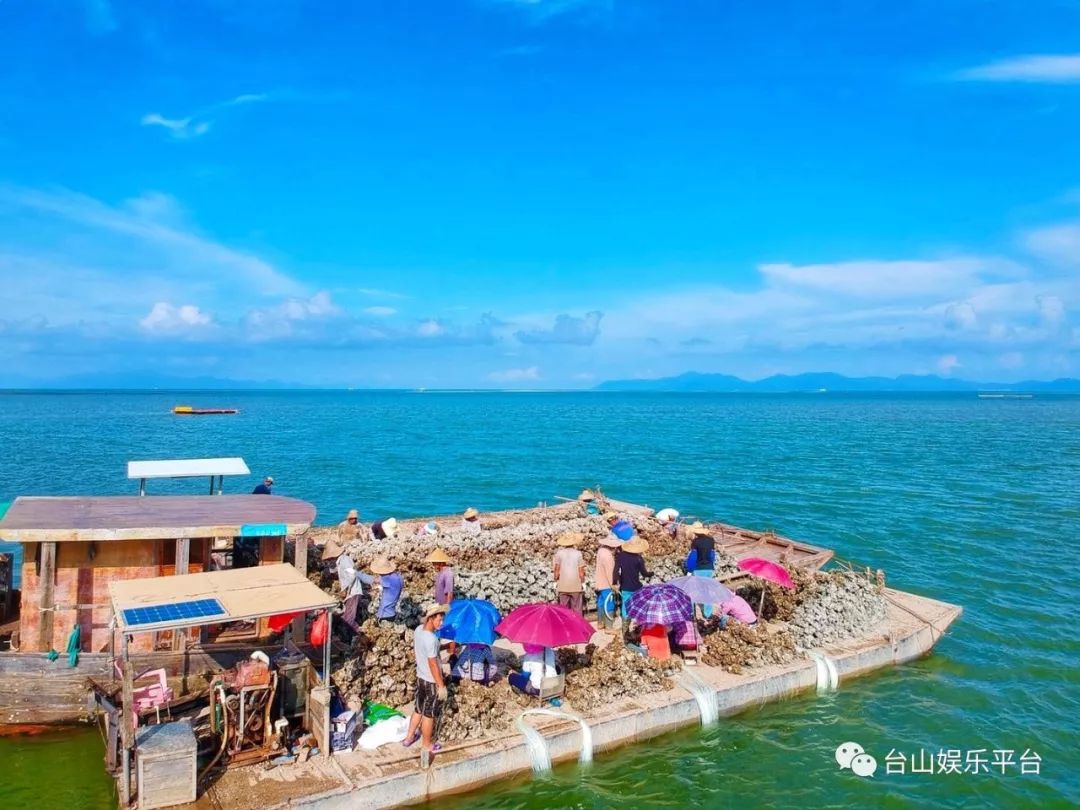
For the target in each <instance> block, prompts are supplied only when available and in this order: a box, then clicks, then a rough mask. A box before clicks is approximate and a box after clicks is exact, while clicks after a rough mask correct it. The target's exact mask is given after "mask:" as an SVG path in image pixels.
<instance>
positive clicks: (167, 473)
mask: <svg viewBox="0 0 1080 810" xmlns="http://www.w3.org/2000/svg"><path fill="white" fill-rule="evenodd" d="M226 475H251V470H249V469H248V465H247V464H246V463H245V462H244V460H243V459H242V458H239V457H232V458H174V459H163V460H160V461H129V462H128V469H127V477H128V478H129V479H131V480H136V479H138V481H139V494H140V495H145V494H146V482H147V480H148V479H151V478H204V477H209V479H210V493H211V494H213V492H214V479H215V478H216V479H217V480H218V486H217V490H218V492H219V493H220V492H221V486H222V479H223V478H224V477H225V476H226Z"/></svg>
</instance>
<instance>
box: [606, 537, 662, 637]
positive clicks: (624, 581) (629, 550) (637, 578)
mask: <svg viewBox="0 0 1080 810" xmlns="http://www.w3.org/2000/svg"><path fill="white" fill-rule="evenodd" d="M648 550H649V544H648V543H646V542H645V541H644V540H642V539H641V538H640V537H635V538H634V539H633V540H631V541H630V542H628V543H623V544H622V548H620V549H619V552H618V554H616V555H615V572H614V579H615V587H616V588H618V589H619V595H620V596H621V597H622V617H623V623H624V624H625V622H626V613H627V609H628V608H629V607H630V600H631V599H632V598H633V597H634V594H635V593H637V592H638V591H640V590H641V578H642V577H650V578H651V577H652V576H653V573H652V572H651V571H650V570H649V569H648V568H646V567H645V560H644V559H642V556H641V555H642V554H644V553H645V552H646V551H648Z"/></svg>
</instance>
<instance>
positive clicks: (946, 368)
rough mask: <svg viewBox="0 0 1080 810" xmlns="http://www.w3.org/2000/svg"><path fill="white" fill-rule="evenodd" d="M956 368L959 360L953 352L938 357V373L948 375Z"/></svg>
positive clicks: (958, 366)
mask: <svg viewBox="0 0 1080 810" xmlns="http://www.w3.org/2000/svg"><path fill="white" fill-rule="evenodd" d="M958 368H960V360H959V358H958V357H957V356H956V355H955V354H945V355H942V356H941V357H939V358H938V361H937V370H938V373H939V374H942V375H944V376H946V377H948V376H949V375H950V374H952V373H953V372H954V371H955V370H956V369H958Z"/></svg>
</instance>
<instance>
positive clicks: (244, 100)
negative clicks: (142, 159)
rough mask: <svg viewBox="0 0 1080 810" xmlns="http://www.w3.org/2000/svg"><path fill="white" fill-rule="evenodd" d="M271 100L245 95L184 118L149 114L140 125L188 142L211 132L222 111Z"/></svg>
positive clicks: (256, 95)
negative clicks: (162, 130) (215, 119)
mask: <svg viewBox="0 0 1080 810" xmlns="http://www.w3.org/2000/svg"><path fill="white" fill-rule="evenodd" d="M269 98H270V97H269V95H267V94H266V93H243V94H241V95H239V96H234V97H233V98H231V99H229V100H227V101H221V102H218V103H217V104H211V105H210V106H209V107H206V108H204V109H202V110H199V111H198V112H195V113H192V114H191V115H188V116H184V117H182V118H167V117H166V116H164V115H162V114H161V113H156V112H154V113H148V114H146V115H144V116H143V117H142V120H141V121H140V123H141V124H142V125H143V126H144V127H162V128H163V129H165V130H166V131H167V132H168V133H169V136H170V137H172V138H173V139H175V140H178V141H186V140H191V139H192V138H198V137H201V136H203V135H205V134H206V133H207V132H209V131H210V128H211V127H212V126H213V123H214V118H213V116H215V115H217V114H218V113H220V112H221V111H222V110H227V109H229V108H230V107H240V106H243V105H246V104H257V103H260V102H264V101H267V100H269Z"/></svg>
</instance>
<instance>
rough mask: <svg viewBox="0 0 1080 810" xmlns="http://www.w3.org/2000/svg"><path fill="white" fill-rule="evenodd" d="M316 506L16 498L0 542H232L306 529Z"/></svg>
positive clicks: (281, 501)
mask: <svg viewBox="0 0 1080 810" xmlns="http://www.w3.org/2000/svg"><path fill="white" fill-rule="evenodd" d="M313 520H315V507H314V506H313V505H311V504H310V503H307V502H306V501H301V500H297V499H296V498H284V497H281V496H279V495H152V496H145V497H142V496H138V495H133V496H126V495H122V496H106V497H20V498H16V499H15V502H14V503H12V504H11V508H10V509H8V511H7V514H5V515H4V517H3V519H2V520H0V537H3V538H4V539H5V540H13V541H15V542H18V543H63V542H69V543H70V542H88V541H94V542H102V541H108V540H172V539H176V538H180V537H236V536H238V535H239V534H240V533H241V532H240V529H241V527H242V526H245V525H252V524H283V525H284V526H285V529H286V533H288V534H295V533H297V532H302V531H304V530H305V529H307V528H308V527H309V526H310V525H311V523H312V521H313Z"/></svg>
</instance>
